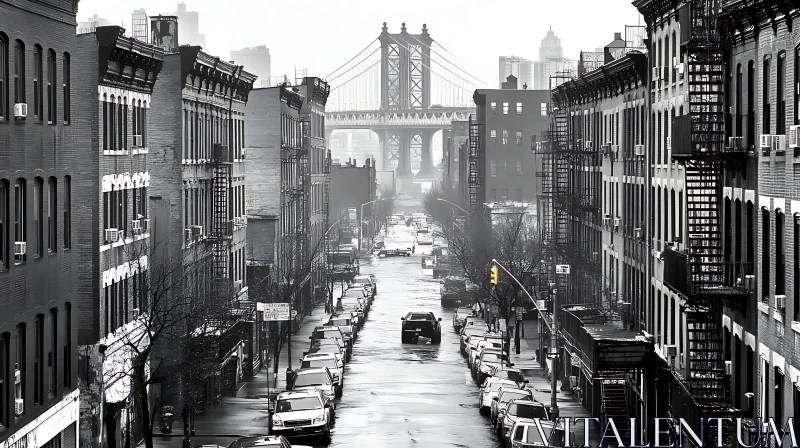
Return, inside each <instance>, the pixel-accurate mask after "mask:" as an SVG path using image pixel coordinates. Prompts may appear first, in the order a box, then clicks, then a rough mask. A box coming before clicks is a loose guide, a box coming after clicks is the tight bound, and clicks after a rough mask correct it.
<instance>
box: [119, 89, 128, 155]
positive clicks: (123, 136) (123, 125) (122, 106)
mask: <svg viewBox="0 0 800 448" xmlns="http://www.w3.org/2000/svg"><path fill="white" fill-rule="evenodd" d="M117 118H118V119H119V124H117V126H118V127H117V138H118V139H119V148H118V149H121V150H124V149H126V148H127V146H128V141H127V137H128V98H127V97H122V98H121V99H120V100H119V106H118V109H117Z"/></svg>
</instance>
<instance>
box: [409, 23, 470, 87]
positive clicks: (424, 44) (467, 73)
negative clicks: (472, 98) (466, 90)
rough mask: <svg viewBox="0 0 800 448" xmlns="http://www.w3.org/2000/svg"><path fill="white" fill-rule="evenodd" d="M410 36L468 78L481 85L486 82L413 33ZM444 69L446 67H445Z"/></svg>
mask: <svg viewBox="0 0 800 448" xmlns="http://www.w3.org/2000/svg"><path fill="white" fill-rule="evenodd" d="M410 36H411V38H412V39H414V40H415V41H417V42H419V44H420V45H422V46H424V47H425V48H427V49H428V50H430V51H431V52H432V53H434V54H435V55H437V56H439V57H440V58H442V60H443V61H445V62H447V63H448V64H450V65H452V66H453V67H455V68H456V69H457V70H459V71H461V72H463V73H464V74H466V75H467V76H469V77H470V78H472V79H474V80H475V81H478V82H479V83H481V84H483V85H486V83H485V82H483V81H481V80H480V79H478V78H477V77H475V76H473V75H472V74H470V73H469V72H468V71H466V70H464V69H463V68H461V67H459V66H458V65H456V64H454V63H452V62H450V61H449V60H448V59H447V58H446V57H444V56H443V55H442V54H440V53H439V52H438V51H436V50H434V49H433V48H431V47H429V46H428V45H427V44H426V43H424V42H422V41H420V40H419V39H417V38H416V37H414V35H413V34H410ZM443 67H444V66H443ZM445 69H446V68H445ZM473 85H474V84H473ZM476 87H477V85H476Z"/></svg>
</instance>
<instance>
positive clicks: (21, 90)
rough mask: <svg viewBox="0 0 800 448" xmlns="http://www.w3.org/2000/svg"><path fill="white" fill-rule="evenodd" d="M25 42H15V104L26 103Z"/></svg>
mask: <svg viewBox="0 0 800 448" xmlns="http://www.w3.org/2000/svg"><path fill="white" fill-rule="evenodd" d="M25 102H26V101H25V44H24V43H22V41H21V40H17V41H15V42H14V104H17V103H25Z"/></svg>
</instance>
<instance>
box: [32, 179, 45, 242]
mask: <svg viewBox="0 0 800 448" xmlns="http://www.w3.org/2000/svg"><path fill="white" fill-rule="evenodd" d="M43 211H44V179H42V178H41V177H39V176H37V177H35V178H34V179H33V230H34V239H35V240H36V256H37V257H41V256H43V255H44V216H42V212H43Z"/></svg>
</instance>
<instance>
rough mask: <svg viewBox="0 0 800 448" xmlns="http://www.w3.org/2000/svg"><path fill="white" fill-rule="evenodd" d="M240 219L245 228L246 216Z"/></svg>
mask: <svg viewBox="0 0 800 448" xmlns="http://www.w3.org/2000/svg"><path fill="white" fill-rule="evenodd" d="M240 219H241V220H242V225H243V226H245V227H247V216H242V217H241V218H240Z"/></svg>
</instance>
